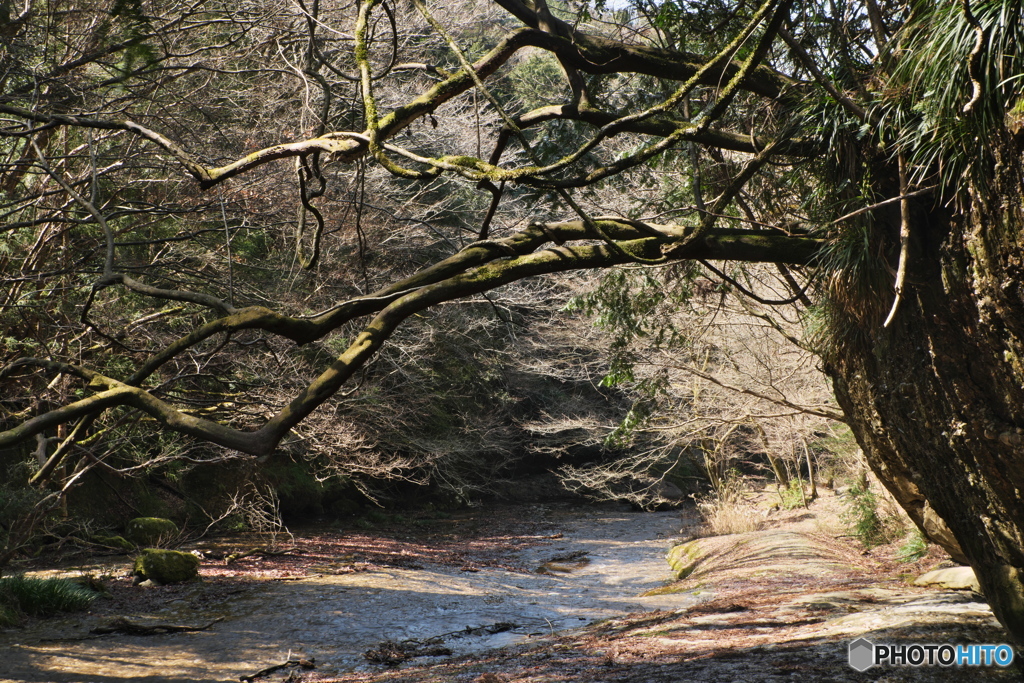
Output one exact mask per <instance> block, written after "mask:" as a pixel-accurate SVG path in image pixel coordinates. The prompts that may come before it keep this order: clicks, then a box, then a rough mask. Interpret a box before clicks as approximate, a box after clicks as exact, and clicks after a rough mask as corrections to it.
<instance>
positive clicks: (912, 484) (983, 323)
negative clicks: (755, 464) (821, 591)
mask: <svg viewBox="0 0 1024 683" xmlns="http://www.w3.org/2000/svg"><path fill="white" fill-rule="evenodd" d="M1020 142H1021V140H1019V139H1017V140H1012V139H1010V138H1009V136H1007V137H1006V138H1005V139H1004V140H1002V141H1001V142H1000V154H999V157H998V159H997V163H996V165H995V168H994V170H993V174H992V175H993V176H994V181H993V183H992V184H991V185H990V186H989V187H987V188H986V189H978V188H975V189H974V191H972V193H971V201H970V206H969V208H968V209H967V210H966V212H965V213H964V214H962V215H943V214H942V211H941V210H938V209H935V208H934V207H925V206H924V205H920V206H918V207H917V211H916V213H915V219H914V223H913V225H914V229H913V230H914V235H915V239H916V244H915V251H916V257H915V258H914V259H913V261H912V270H911V271H910V274H911V278H909V282H908V284H910V285H912V288H910V291H908V292H907V294H906V296H905V299H904V301H903V303H902V304H901V307H900V309H899V312H898V314H897V316H896V319H895V320H894V322H893V324H892V325H891V326H890V327H888V328H883V327H882V326H881V325H877V326H874V327H873V328H872V329H870V330H866V331H865V334H864V335H862V336H860V337H859V338H857V339H851V340H848V341H847V342H845V343H844V345H843V347H842V348H841V350H840V352H839V353H837V354H836V356H835V357H834V359H830V362H829V363H828V365H829V372H830V374H831V375H832V378H833V380H834V383H835V389H836V395H837V398H838V400H839V402H840V404H841V405H842V407H843V409H844V411H845V412H846V414H847V415H848V416H849V417H850V418H851V424H852V427H853V431H854V433H855V435H856V437H857V440H858V441H859V443H860V445H861V447H862V448H863V449H864V452H865V454H866V455H867V459H868V462H869V464H870V466H871V468H872V469H873V470H874V471H875V473H876V474H877V475H878V476H879V478H880V479H881V480H882V482H883V483H884V484H885V485H886V487H887V488H889V490H890V491H892V493H893V494H894V495H895V497H896V498H897V500H898V501H899V502H900V503H902V504H903V505H904V507H906V508H907V510H908V512H910V514H911V516H912V517H913V518H914V520H915V522H917V523H918V525H919V526H920V527H922V530H924V531H925V532H926V533H927V535H929V536H930V537H931V538H932V539H933V540H935V541H937V542H939V543H941V544H942V545H943V546H945V547H946V548H947V549H948V550H949V551H950V552H951V554H952V555H953V556H954V557H958V558H961V559H966V560H967V561H968V562H969V563H970V564H971V566H973V567H974V570H975V572H976V574H977V577H978V580H979V582H980V583H981V586H982V590H983V591H984V593H985V595H986V597H987V598H988V600H989V602H990V604H991V605H992V608H993V610H994V611H995V614H996V616H997V617H998V618H999V620H1000V621H1001V622H1002V623H1003V624H1004V625H1005V626H1006V627H1007V629H1008V630H1009V631H1010V633H1011V634H1012V635H1013V637H1014V638H1015V639H1016V640H1017V642H1018V643H1024V494H1022V491H1024V436H1022V435H1024V248H1022V247H1024V212H1022V207H1021V202H1022V197H1024V182H1022V173H1021V168H1020V164H1021V158H1022V157H1021V144H1020ZM936 513H937V517H936ZM938 518H941V519H938ZM942 522H944V524H943V523H942ZM944 527H948V530H950V531H952V534H953V535H954V536H955V541H954V540H953V539H951V538H949V537H948V534H946V532H945V531H944Z"/></svg>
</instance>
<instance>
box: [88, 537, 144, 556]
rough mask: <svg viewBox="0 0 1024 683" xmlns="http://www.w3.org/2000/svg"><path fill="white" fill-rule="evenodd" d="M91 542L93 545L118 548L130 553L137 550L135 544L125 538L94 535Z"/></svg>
mask: <svg viewBox="0 0 1024 683" xmlns="http://www.w3.org/2000/svg"><path fill="white" fill-rule="evenodd" d="M89 540H91V541H92V542H93V543H99V544H100V545H105V546H107V547H108V548H118V549H120V550H127V551H129V552H131V551H132V550H135V544H134V543H132V542H131V541H129V540H128V539H127V538H125V537H124V536H105V535H104V534H94V535H93V536H92V537H91V538H90V539H89Z"/></svg>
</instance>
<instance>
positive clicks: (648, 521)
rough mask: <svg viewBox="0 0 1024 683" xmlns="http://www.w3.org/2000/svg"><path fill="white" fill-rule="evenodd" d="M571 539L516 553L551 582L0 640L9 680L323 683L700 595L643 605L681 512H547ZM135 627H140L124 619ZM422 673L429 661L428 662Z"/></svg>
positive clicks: (176, 607) (316, 586)
mask: <svg viewBox="0 0 1024 683" xmlns="http://www.w3.org/2000/svg"><path fill="white" fill-rule="evenodd" d="M522 512H523V514H528V515H539V514H543V515H544V519H545V522H546V523H549V524H550V529H551V533H552V534H554V533H561V534H562V537H561V538H558V539H556V540H553V541H551V542H550V544H542V545H538V546H533V547H530V548H524V549H520V550H517V551H515V552H514V554H513V556H512V557H510V560H511V561H513V562H515V563H516V564H519V565H522V566H525V567H533V568H538V567H541V566H542V565H544V564H545V563H548V562H549V561H551V560H552V559H553V558H560V559H558V560H556V561H555V562H553V563H550V564H549V565H548V569H549V571H548V573H543V574H542V573H536V572H531V573H524V572H512V571H506V570H503V569H489V568H481V569H480V570H479V571H474V572H466V571H459V570H458V569H452V568H443V567H426V568H423V569H397V568H387V569H382V570H376V571H369V572H361V573H350V574H340V575H329V574H328V575H322V576H316V577H310V578H305V579H302V580H299V581H288V582H277V581H266V582H261V583H260V584H259V585H258V587H257V588H256V589H255V590H251V591H245V592H242V593H240V594H239V595H237V596H235V597H231V598H229V599H227V600H225V601H223V602H220V603H219V604H217V605H216V606H213V607H211V608H209V609H191V608H189V607H187V605H186V604H185V601H179V602H178V603H171V604H168V605H167V606H166V608H165V609H164V610H162V611H160V612H159V613H156V614H149V615H146V617H145V618H144V619H143V618H139V619H133V620H135V621H138V622H142V623H145V621H147V620H148V621H152V622H157V623H175V624H203V623H208V622H209V621H212V620H213V619H216V618H222V619H223V620H222V621H220V622H218V623H217V624H215V625H214V626H212V627H211V628H210V629H209V630H205V631H198V632H192V633H178V634H169V635H157V636H145V637H141V636H125V635H112V636H103V637H88V632H89V629H91V628H92V627H94V626H95V625H96V623H97V620H96V619H95V618H90V617H89V616H88V615H86V616H77V617H73V618H66V619H60V620H47V621H43V622H39V623H38V624H35V625H33V626H32V627H30V628H27V629H21V630H14V631H6V632H4V633H0V648H2V652H3V654H2V655H0V680H5V681H55V682H64V681H76V682H82V681H154V682H155V681H172V682H173V681H181V682H182V683H184V682H185V681H229V680H230V681H238V680H239V677H240V676H244V675H251V674H253V673H255V672H256V671H258V670H260V669H263V668H264V667H267V666H271V665H273V664H279V663H282V662H284V661H286V660H287V659H289V658H299V657H302V658H307V659H309V658H315V661H316V665H317V670H318V671H319V672H321V673H324V674H330V673H335V672H343V671H353V670H362V669H367V668H369V667H374V666H379V665H375V664H371V663H370V662H368V661H367V659H366V658H365V657H364V656H363V653H364V652H366V651H367V650H369V649H372V648H374V647H375V646H377V645H378V644H379V643H381V642H383V641H392V642H402V641H408V640H417V641H420V642H425V641H427V640H430V639H433V640H432V641H431V642H432V643H434V644H436V645H438V646H442V647H444V648H447V649H448V650H450V651H451V652H452V654H454V655H459V654H465V653H469V652H479V651H481V650H485V649H489V648H496V647H501V646H504V645H510V644H514V643H521V642H524V641H530V640H536V639H539V638H544V637H546V636H549V635H551V634H553V633H555V632H557V631H560V630H564V629H571V628H576V627H580V626H583V625H586V624H588V623H591V622H593V621H595V620H599V619H603V618H608V617H611V616H614V615H617V614H622V613H625V612H637V611H645V610H655V609H681V608H685V607H687V606H690V605H692V604H694V603H695V602H696V597H694V596H693V595H690V594H667V595H652V596H643V595H642V594H643V593H646V592H648V591H651V590H652V589H656V588H659V587H660V586H663V585H664V584H665V583H666V582H668V581H670V580H671V579H672V573H671V570H670V569H669V567H668V565H667V564H666V562H665V552H666V550H667V549H668V548H669V547H670V546H671V545H672V544H673V543H674V542H676V541H677V540H678V539H677V534H678V531H679V528H680V526H681V521H680V514H679V512H658V513H633V512H626V511H612V510H608V509H594V508H575V509H557V508H556V509H550V508H546V509H542V508H536V507H524V508H523V510H522ZM125 616H129V617H130V616H132V615H125ZM419 661H423V660H422V659H420V660H419Z"/></svg>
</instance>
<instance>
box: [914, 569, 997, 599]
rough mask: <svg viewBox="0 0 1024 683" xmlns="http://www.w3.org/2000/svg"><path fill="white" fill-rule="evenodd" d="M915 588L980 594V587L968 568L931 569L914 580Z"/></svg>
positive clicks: (972, 572)
mask: <svg viewBox="0 0 1024 683" xmlns="http://www.w3.org/2000/svg"><path fill="white" fill-rule="evenodd" d="M914 585H915V586H935V587H936V588H948V589H950V590H972V591H974V592H975V593H981V585H980V584H979V583H978V578H977V577H976V576H975V575H974V570H973V569H971V568H970V567H947V568H945V569H933V570H932V571H930V572H928V573H926V574H922V575H921V576H919V577H917V579H915V580H914Z"/></svg>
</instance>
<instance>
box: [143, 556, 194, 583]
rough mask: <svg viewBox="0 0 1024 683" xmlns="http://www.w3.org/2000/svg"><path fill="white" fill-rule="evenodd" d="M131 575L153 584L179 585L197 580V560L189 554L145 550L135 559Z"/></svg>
mask: <svg viewBox="0 0 1024 683" xmlns="http://www.w3.org/2000/svg"><path fill="white" fill-rule="evenodd" d="M132 573H133V574H135V575H136V576H138V577H141V578H142V579H149V580H150V581H153V582H154V583H158V584H164V583H181V582H182V581H194V580H196V579H198V578H199V558H198V557H196V556H195V555H192V554H191V553H183V552H179V551H177V550H163V549H160V548H146V549H145V550H143V551H142V554H141V555H139V556H138V557H136V558H135V567H134V568H133V570H132Z"/></svg>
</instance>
